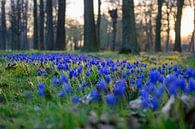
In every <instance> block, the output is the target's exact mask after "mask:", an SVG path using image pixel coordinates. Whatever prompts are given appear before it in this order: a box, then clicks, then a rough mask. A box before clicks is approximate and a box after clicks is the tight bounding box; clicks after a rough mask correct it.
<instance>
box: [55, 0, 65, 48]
mask: <svg viewBox="0 0 195 129" xmlns="http://www.w3.org/2000/svg"><path fill="white" fill-rule="evenodd" d="M65 11H66V0H58V23H57V36H56V49H57V50H64V48H65V41H66V34H65V15H66V14H65Z"/></svg>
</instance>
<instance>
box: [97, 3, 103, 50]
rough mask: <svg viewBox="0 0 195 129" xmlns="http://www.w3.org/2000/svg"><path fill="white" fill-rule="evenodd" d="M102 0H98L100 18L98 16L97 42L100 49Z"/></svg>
mask: <svg viewBox="0 0 195 129" xmlns="http://www.w3.org/2000/svg"><path fill="white" fill-rule="evenodd" d="M101 4H102V2H101V0H98V18H97V25H96V26H97V27H96V28H97V29H96V31H97V44H98V49H99V48H100V25H101Z"/></svg>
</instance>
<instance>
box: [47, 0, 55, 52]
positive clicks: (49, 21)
mask: <svg viewBox="0 0 195 129" xmlns="http://www.w3.org/2000/svg"><path fill="white" fill-rule="evenodd" d="M46 4H47V5H46V13H47V21H46V43H47V45H46V48H47V49H48V50H53V49H54V48H53V47H54V33H53V18H52V14H53V9H52V0H47V3H46Z"/></svg>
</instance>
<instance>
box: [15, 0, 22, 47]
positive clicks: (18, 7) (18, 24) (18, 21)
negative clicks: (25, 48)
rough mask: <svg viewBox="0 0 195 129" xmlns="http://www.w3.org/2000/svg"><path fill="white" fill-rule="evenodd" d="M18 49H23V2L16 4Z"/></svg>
mask: <svg viewBox="0 0 195 129" xmlns="http://www.w3.org/2000/svg"><path fill="white" fill-rule="evenodd" d="M16 9H17V10H16V12H17V13H16V49H17V50H20V49H21V1H20V0H17V3H16Z"/></svg>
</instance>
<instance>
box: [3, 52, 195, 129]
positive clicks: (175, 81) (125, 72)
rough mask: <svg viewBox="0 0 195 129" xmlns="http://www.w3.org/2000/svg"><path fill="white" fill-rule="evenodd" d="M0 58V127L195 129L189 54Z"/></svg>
mask: <svg viewBox="0 0 195 129" xmlns="http://www.w3.org/2000/svg"><path fill="white" fill-rule="evenodd" d="M0 53H1V54H0V129H74V128H77V129H126V128H131V129H140V128H143V129H194V128H195V124H194V123H195V55H194V54H190V53H183V54H179V53H169V54H163V53H157V54H152V53H141V54H140V55H119V54H118V53H112V52H103V53H59V52H44V53H43V52H38V51H37V52H36V51H33V52H23V53H21V52H14V53H9V52H7V53H3V52H0Z"/></svg>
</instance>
